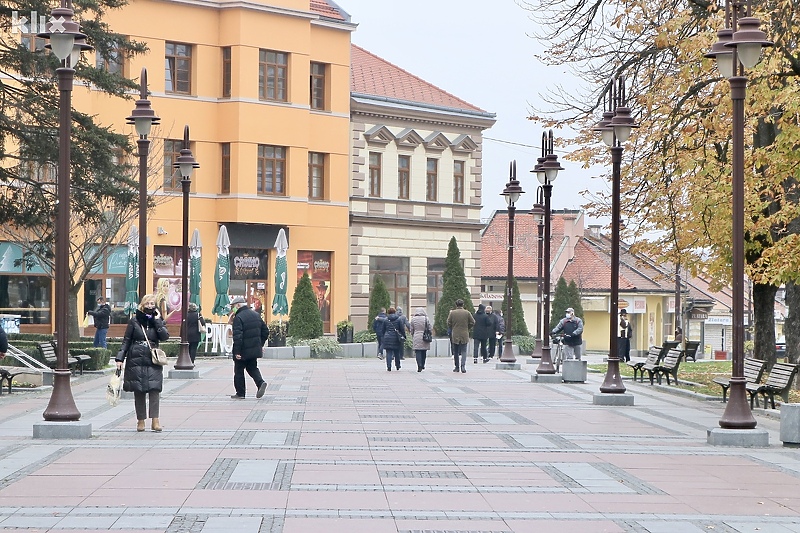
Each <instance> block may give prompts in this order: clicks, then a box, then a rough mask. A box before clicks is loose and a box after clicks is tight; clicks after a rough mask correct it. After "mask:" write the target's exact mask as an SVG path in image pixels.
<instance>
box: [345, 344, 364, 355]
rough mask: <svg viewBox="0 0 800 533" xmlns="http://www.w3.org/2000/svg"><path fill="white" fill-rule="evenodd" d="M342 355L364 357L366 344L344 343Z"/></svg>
mask: <svg viewBox="0 0 800 533" xmlns="http://www.w3.org/2000/svg"><path fill="white" fill-rule="evenodd" d="M341 346H342V357H364V346H363V345H362V344H361V343H360V342H358V343H348V344H342V345H341Z"/></svg>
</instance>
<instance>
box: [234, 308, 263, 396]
mask: <svg viewBox="0 0 800 533" xmlns="http://www.w3.org/2000/svg"><path fill="white" fill-rule="evenodd" d="M231 308H233V309H235V312H234V316H233V387H234V388H235V389H236V394H234V395H232V396H231V398H234V399H237V400H243V399H244V395H245V381H244V371H245V370H247V373H248V374H249V375H250V377H251V378H253V381H254V382H255V384H256V386H257V387H258V392H256V398H261V397H262V396H264V391H266V390H267V382H266V381H264V378H262V377H261V372H260V371H259V370H258V359H259V358H260V357H261V350H262V348H263V347H264V343H266V342H267V338H268V337H269V330H268V329H267V325H266V324H265V323H264V321H263V320H262V319H261V315H259V314H258V313H256V312H255V311H253V310H252V309H250V307H249V306H248V305H247V302H246V301H245V299H244V298H242V297H241V296H237V297H236V298H234V299H233V301H232V302H231Z"/></svg>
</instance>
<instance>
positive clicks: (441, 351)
mask: <svg viewBox="0 0 800 533" xmlns="http://www.w3.org/2000/svg"><path fill="white" fill-rule="evenodd" d="M428 356H429V357H450V339H448V338H447V337H437V338H434V339H433V342H432V343H431V349H430V350H428Z"/></svg>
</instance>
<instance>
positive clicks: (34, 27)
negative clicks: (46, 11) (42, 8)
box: [11, 11, 66, 34]
mask: <svg viewBox="0 0 800 533" xmlns="http://www.w3.org/2000/svg"><path fill="white" fill-rule="evenodd" d="M47 22H48V21H47V17H46V16H45V15H40V14H39V13H37V12H36V11H31V13H30V18H28V17H25V16H20V15H19V11H12V12H11V33H21V34H37V33H44V32H46V31H47ZM64 22H65V20H64V17H58V18H55V17H52V16H51V17H50V32H51V33H54V32H58V33H64V32H65V31H66V28H64Z"/></svg>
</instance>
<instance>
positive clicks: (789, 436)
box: [781, 403, 800, 446]
mask: <svg viewBox="0 0 800 533" xmlns="http://www.w3.org/2000/svg"><path fill="white" fill-rule="evenodd" d="M781 442H783V445H784V446H800V403H782V404H781Z"/></svg>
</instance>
